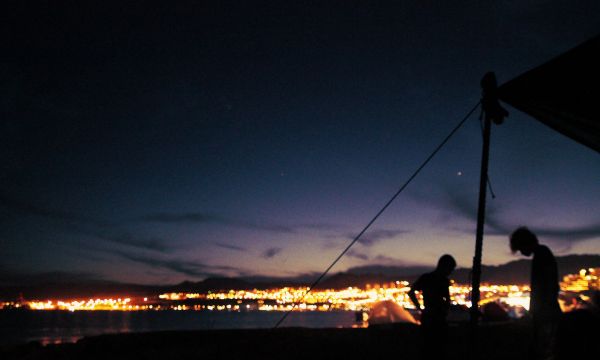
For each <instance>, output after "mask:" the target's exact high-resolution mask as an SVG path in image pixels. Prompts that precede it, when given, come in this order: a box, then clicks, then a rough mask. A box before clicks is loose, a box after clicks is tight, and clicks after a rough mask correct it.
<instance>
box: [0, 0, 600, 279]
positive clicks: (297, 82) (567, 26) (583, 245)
mask: <svg viewBox="0 0 600 360" xmlns="http://www.w3.org/2000/svg"><path fill="white" fill-rule="evenodd" d="M84 3H88V2H84ZM89 3H95V5H81V4H80V2H79V1H7V2H5V5H3V7H7V6H8V7H10V9H8V10H7V11H6V12H5V11H3V12H4V14H9V15H8V16H9V17H10V20H9V21H7V22H3V24H2V25H1V26H2V33H3V34H4V35H3V40H4V43H5V45H3V46H2V48H3V50H2V52H3V56H2V58H1V59H2V60H1V65H2V66H1V68H0V74H1V76H2V81H1V82H0V88H1V93H0V95H1V96H0V106H1V113H2V119H1V121H0V124H1V125H0V126H1V128H0V164H1V166H2V167H1V169H2V170H1V171H0V245H1V247H2V251H0V271H1V272H2V274H3V275H2V277H1V278H0V281H3V282H7V281H9V280H10V279H13V281H14V279H19V277H22V276H25V275H27V276H28V278H30V279H31V278H35V276H38V275H39V276H42V275H43V274H45V273H46V274H47V273H52V274H54V275H53V276H56V277H75V278H79V279H86V278H89V279H106V280H114V281H123V282H134V283H175V282H179V281H182V280H194V281H196V280H202V279H204V278H206V277H209V276H254V275H264V276H284V277H293V276H297V275H301V274H307V273H313V272H320V271H322V270H324V269H325V268H326V267H327V266H328V265H329V264H330V263H331V261H333V259H335V257H336V256H337V255H338V254H339V253H340V252H341V251H342V250H343V249H344V247H345V246H346V245H347V244H348V243H349V242H350V241H351V240H352V238H353V237H354V236H355V235H356V234H357V233H358V232H359V231H360V230H361V229H362V228H363V227H364V225H366V223H367V222H368V221H369V220H370V219H371V218H372V217H373V216H374V215H375V213H376V212H377V211H378V210H379V209H380V208H381V207H382V206H383V205H384V204H385V202H386V201H387V200H388V199H389V198H390V197H391V196H392V195H393V194H394V192H395V191H396V190H397V189H398V188H399V186H400V185H401V184H402V183H403V182H404V181H405V180H406V179H407V178H408V177H409V176H410V175H411V174H412V172H413V171H414V170H415V169H416V168H417V167H418V166H419V165H420V164H421V163H422V161H423V160H425V158H426V157H427V156H428V155H429V153H430V152H431V151H432V150H433V149H434V148H435V146H437V145H438V143H439V142H440V141H441V140H442V139H443V138H444V137H445V136H446V135H447V134H448V133H449V132H450V130H451V129H452V128H453V127H454V126H455V125H456V124H457V123H458V122H459V121H460V119H462V118H463V116H464V115H465V114H466V113H467V112H468V111H469V110H470V109H471V108H472V107H473V106H474V105H475V104H476V103H477V102H478V101H479V98H480V88H479V81H480V79H481V77H482V76H483V74H484V73H485V72H487V71H490V70H493V71H495V72H496V74H497V77H498V80H499V82H500V83H503V82H505V81H508V80H510V79H512V78H514V77H515V76H517V75H519V74H521V73H523V72H524V71H527V70H529V69H531V68H533V67H535V66H537V65H539V64H541V63H543V62H545V61H547V60H549V59H551V58H553V57H554V56H557V55H559V54H561V53H562V52H564V51H566V50H568V49H570V48H572V47H574V46H576V45H578V44H579V43H581V42H583V41H585V40H587V39H589V38H591V37H593V36H595V35H597V34H598V33H600V22H599V21H598V14H600V2H598V1H597V0H590V1H572V0H556V1H555V0H551V1H550V0H543V1H542V0H532V1H509V0H502V1H464V0H461V1H395V2H389V3H388V2H381V3H379V2H378V4H377V5H375V4H374V3H375V2H372V1H337V2H327V1H315V2H308V1H276V2H273V3H270V4H268V3H265V2H249V1H248V2H246V1H232V2H227V1H225V2H223V1H177V2H175V1H173V2H172V1H168V2H162V3H158V2H148V1H136V2H132V1H131V2H127V1H126V2H122V1H98V2H95V1H94V2H89ZM131 3H135V4H131ZM241 3H243V4H241ZM289 3H296V5H294V6H291V5H290V4H289ZM506 108H507V110H508V111H509V112H510V116H509V117H508V118H507V119H506V122H505V123H504V124H503V125H501V126H494V128H493V129H492V143H491V155H490V179H491V183H492V186H493V190H494V193H495V194H496V196H497V197H496V198H495V199H493V200H492V199H491V197H489V198H488V219H487V220H488V222H487V227H486V237H485V241H484V256H483V262H484V263H485V264H500V263H504V262H507V261H510V260H514V259H517V258H518V257H517V256H516V255H513V254H511V253H510V250H509V247H508V238H507V236H508V234H510V232H511V231H512V230H514V229H515V228H516V227H517V226H519V225H527V226H529V227H530V228H532V229H533V230H534V231H536V232H537V233H538V235H539V237H540V240H541V242H543V243H546V244H548V245H549V246H550V247H551V248H552V249H553V251H554V252H555V253H556V254H557V255H564V254H581V253H591V254H599V253H600V217H599V216H598V214H600V156H599V154H598V153H597V152H595V151H593V150H591V149H589V148H587V147H585V146H582V145H580V144H578V143H576V142H574V141H572V140H571V139H568V138H566V137H564V136H563V135H561V134H559V133H556V132H554V131H553V130H551V129H550V128H548V127H546V126H545V125H543V124H541V123H539V122H538V121H537V120H535V119H533V118H531V117H529V116H527V115H525V114H523V113H520V112H518V111H517V110H515V109H513V108H511V107H509V106H508V105H507V106H506ZM478 115H479V113H478V112H477V113H476V114H475V115H474V116H472V117H471V118H470V120H469V121H468V122H467V123H466V124H465V125H464V126H463V127H462V128H461V129H460V131H459V132H458V133H457V134H456V135H455V136H454V137H453V138H452V140H451V141H450V142H449V143H448V144H447V145H446V147H445V148H444V149H443V150H442V151H441V152H440V153H439V154H438V156H437V157H435V158H434V160H433V161H432V162H431V163H430V164H429V165H428V166H427V167H426V168H425V170H424V171H423V172H422V173H421V174H420V175H419V176H418V177H417V178H416V179H415V180H414V182H413V183H411V184H410V185H409V187H408V188H407V189H406V190H405V191H404V192H403V193H402V194H401V195H400V196H399V197H398V199H397V200H396V202H394V203H393V204H392V206H391V207H390V208H389V209H388V210H387V211H386V212H385V213H384V214H383V216H382V217H381V218H380V219H379V220H378V221H377V222H376V223H375V224H374V225H373V227H372V228H371V230H370V231H369V232H367V233H366V234H365V236H364V238H363V240H361V241H360V242H359V243H357V244H356V245H355V246H354V247H353V248H352V250H351V251H350V252H349V253H348V254H347V256H345V257H344V258H343V260H342V261H341V262H340V263H339V264H338V265H337V266H336V267H335V268H334V271H343V270H346V269H348V268H351V267H357V266H364V265H371V264H378V265H400V266H402V265H406V266H409V265H433V264H434V262H435V261H436V260H437V258H438V257H439V256H440V255H441V254H443V253H451V254H453V255H454V256H455V257H456V259H457V261H458V264H459V266H460V267H470V266H471V263H472V260H471V259H472V256H473V252H474V239H475V217H476V207H477V193H478V187H479V166H480V157H481V143H482V139H481V130H480V123H479V120H478Z"/></svg>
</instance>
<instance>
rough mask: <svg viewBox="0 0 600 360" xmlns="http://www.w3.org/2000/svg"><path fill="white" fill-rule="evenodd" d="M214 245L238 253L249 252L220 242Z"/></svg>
mask: <svg viewBox="0 0 600 360" xmlns="http://www.w3.org/2000/svg"><path fill="white" fill-rule="evenodd" d="M214 244H215V245H216V246H218V247H220V248H223V249H229V250H236V251H247V250H248V249H246V248H244V247H241V246H236V245H231V244H225V243H219V242H216V243H214Z"/></svg>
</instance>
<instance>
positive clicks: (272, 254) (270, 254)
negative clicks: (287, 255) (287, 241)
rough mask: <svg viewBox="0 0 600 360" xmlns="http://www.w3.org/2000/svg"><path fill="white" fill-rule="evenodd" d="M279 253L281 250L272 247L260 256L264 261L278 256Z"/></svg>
mask: <svg viewBox="0 0 600 360" xmlns="http://www.w3.org/2000/svg"><path fill="white" fill-rule="evenodd" d="M281 251H283V249H282V248H279V247H272V248H268V249H267V250H265V251H264V252H263V253H262V255H261V256H262V257H263V258H265V259H272V258H273V257H275V256H276V255H278V254H279V253H280V252H281Z"/></svg>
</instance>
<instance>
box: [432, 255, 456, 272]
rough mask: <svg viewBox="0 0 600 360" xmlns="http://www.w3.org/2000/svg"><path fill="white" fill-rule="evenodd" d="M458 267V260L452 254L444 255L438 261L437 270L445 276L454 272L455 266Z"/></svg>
mask: <svg viewBox="0 0 600 360" xmlns="http://www.w3.org/2000/svg"><path fill="white" fill-rule="evenodd" d="M455 267H456V260H454V258H453V257H452V255H448V254H445V255H442V256H441V257H440V259H439V260H438V263H437V268H436V271H438V272H439V273H441V274H443V275H444V276H448V275H450V274H452V271H454V268H455Z"/></svg>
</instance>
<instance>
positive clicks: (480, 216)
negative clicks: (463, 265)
mask: <svg viewBox="0 0 600 360" xmlns="http://www.w3.org/2000/svg"><path fill="white" fill-rule="evenodd" d="M484 118H485V119H484V127H483V151H482V155H481V174H480V179H479V206H478V210H477V232H476V236H475V256H474V257H473V273H472V283H471V286H472V290H471V327H472V329H473V330H475V328H476V327H477V321H478V319H479V299H480V292H479V284H480V282H481V257H482V251H483V227H484V224H485V200H486V195H487V194H486V191H487V179H488V163H489V155H490V135H491V127H492V126H491V121H490V118H489V117H488V116H484ZM474 333H475V332H473V335H472V341H473V348H475V347H476V339H475V337H474V336H475V335H474Z"/></svg>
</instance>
